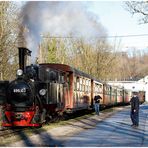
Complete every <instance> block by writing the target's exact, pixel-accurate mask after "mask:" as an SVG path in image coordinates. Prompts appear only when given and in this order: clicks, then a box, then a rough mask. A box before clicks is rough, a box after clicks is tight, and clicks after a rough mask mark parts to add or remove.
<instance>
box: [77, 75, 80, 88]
mask: <svg viewBox="0 0 148 148" xmlns="http://www.w3.org/2000/svg"><path fill="white" fill-rule="evenodd" d="M77 90H80V79H79V77H77Z"/></svg>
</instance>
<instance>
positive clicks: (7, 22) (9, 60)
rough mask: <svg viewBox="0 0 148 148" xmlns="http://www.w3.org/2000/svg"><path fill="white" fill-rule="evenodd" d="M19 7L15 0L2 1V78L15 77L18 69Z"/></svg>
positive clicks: (0, 11) (0, 45)
mask: <svg viewBox="0 0 148 148" xmlns="http://www.w3.org/2000/svg"><path fill="white" fill-rule="evenodd" d="M16 13H17V7H16V5H15V4H14V3H13V2H9V1H2V2H0V79H1V80H5V79H13V77H14V71H15V69H16V61H17V60H16V57H15V55H16V54H17V52H16V48H15V46H16V41H17V40H16V39H17V34H16V32H17V31H16V30H17V28H18V26H17V25H18V24H17V22H18V21H17V15H16Z"/></svg>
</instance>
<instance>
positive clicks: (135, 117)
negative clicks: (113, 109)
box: [130, 92, 139, 127]
mask: <svg viewBox="0 0 148 148" xmlns="http://www.w3.org/2000/svg"><path fill="white" fill-rule="evenodd" d="M130 104H131V114H130V117H131V121H132V123H133V124H132V125H131V126H132V127H138V126H139V97H138V92H133V97H132V98H131V100H130Z"/></svg>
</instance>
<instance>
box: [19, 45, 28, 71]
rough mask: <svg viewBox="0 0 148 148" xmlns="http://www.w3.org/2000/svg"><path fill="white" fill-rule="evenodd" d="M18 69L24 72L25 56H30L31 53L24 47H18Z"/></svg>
mask: <svg viewBox="0 0 148 148" xmlns="http://www.w3.org/2000/svg"><path fill="white" fill-rule="evenodd" d="M18 49H19V68H20V69H22V70H23V71H24V67H25V66H26V62H27V56H31V51H30V50H29V49H27V48H25V47H19V48H18Z"/></svg>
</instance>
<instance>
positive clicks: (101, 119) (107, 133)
mask: <svg viewBox="0 0 148 148" xmlns="http://www.w3.org/2000/svg"><path fill="white" fill-rule="evenodd" d="M139 117H140V118H139V127H138V128H133V127H131V124H132V123H131V119H130V106H125V107H118V108H116V109H113V111H111V112H107V113H106V112H101V113H100V115H99V116H97V115H92V116H90V117H88V118H84V119H73V120H71V121H70V122H68V123H66V124H64V125H60V126H58V127H55V128H52V129H47V128H46V127H43V128H42V132H41V131H40V132H35V133H34V135H32V136H27V135H24V133H23V137H25V138H24V139H23V137H22V140H20V141H18V142H13V143H11V144H9V145H5V146H11V147H12V146H13V147H16V146H19V147H22V146H25V147H26V146H37V147H38V146H42V147H43V146H46V147H55V146H57V147H148V104H146V103H144V104H142V105H140V114H139ZM20 136H21V135H20Z"/></svg>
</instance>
